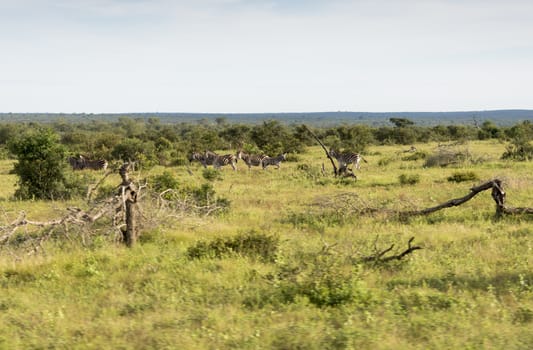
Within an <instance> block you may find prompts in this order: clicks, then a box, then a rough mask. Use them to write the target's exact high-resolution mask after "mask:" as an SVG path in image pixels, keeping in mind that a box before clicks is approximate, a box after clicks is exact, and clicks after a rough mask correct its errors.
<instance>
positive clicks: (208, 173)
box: [202, 168, 223, 181]
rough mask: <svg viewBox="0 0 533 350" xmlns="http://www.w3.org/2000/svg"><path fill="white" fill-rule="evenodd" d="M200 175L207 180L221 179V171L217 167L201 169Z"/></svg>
mask: <svg viewBox="0 0 533 350" xmlns="http://www.w3.org/2000/svg"><path fill="white" fill-rule="evenodd" d="M202 177H203V178H204V179H206V180H207V181H216V180H222V177H223V176H222V172H220V171H218V170H217V169H210V168H206V169H204V170H202Z"/></svg>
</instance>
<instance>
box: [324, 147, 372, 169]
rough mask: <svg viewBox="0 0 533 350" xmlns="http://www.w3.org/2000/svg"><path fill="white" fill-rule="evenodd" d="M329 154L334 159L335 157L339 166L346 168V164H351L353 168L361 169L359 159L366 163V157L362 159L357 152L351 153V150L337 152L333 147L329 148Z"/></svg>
mask: <svg viewBox="0 0 533 350" xmlns="http://www.w3.org/2000/svg"><path fill="white" fill-rule="evenodd" d="M329 155H330V156H331V157H333V158H335V159H337V162H339V168H347V167H348V164H350V163H351V164H353V165H354V166H355V169H358V170H360V169H361V164H360V163H361V159H362V160H363V161H364V162H365V163H367V161H366V159H364V158H363V157H362V156H361V155H360V154H359V153H352V152H342V153H341V152H337V151H335V150H334V149H333V148H331V149H330V150H329Z"/></svg>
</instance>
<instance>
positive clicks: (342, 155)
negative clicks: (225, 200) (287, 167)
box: [68, 148, 366, 170]
mask: <svg viewBox="0 0 533 350" xmlns="http://www.w3.org/2000/svg"><path fill="white" fill-rule="evenodd" d="M328 154H329V156H330V157H332V158H335V159H336V160H337V162H338V164H339V167H341V168H346V167H348V165H349V164H353V166H354V167H355V169H357V170H359V169H361V165H360V162H361V160H363V161H364V162H366V160H365V159H364V158H363V157H361V155H360V154H359V153H352V152H339V151H336V150H335V149H333V148H331V149H330V150H329V153H328ZM238 159H241V160H242V161H244V163H245V164H246V165H247V166H248V169H249V170H251V169H252V167H253V166H256V167H261V168H263V169H266V168H267V167H269V166H275V167H276V168H277V169H279V168H280V165H281V162H283V161H285V160H287V153H282V154H279V155H278V156H276V157H269V156H267V155H264V154H250V153H246V152H244V151H242V150H239V151H238V152H237V154H231V153H230V154H224V155H219V154H217V153H215V152H212V151H205V152H203V153H200V152H192V153H191V154H190V156H189V162H190V163H192V162H193V161H198V162H200V163H201V164H202V165H203V167H204V168H207V167H208V166H209V165H211V166H213V167H214V168H215V169H220V168H222V167H223V166H226V165H230V166H231V167H232V169H233V170H237V161H238ZM68 162H69V163H70V165H71V166H72V169H73V170H84V169H91V170H106V169H107V166H108V163H107V161H106V160H105V159H94V160H91V159H88V158H86V157H84V156H82V155H78V156H77V157H69V158H68Z"/></svg>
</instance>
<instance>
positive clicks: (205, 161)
mask: <svg viewBox="0 0 533 350" xmlns="http://www.w3.org/2000/svg"><path fill="white" fill-rule="evenodd" d="M217 156H218V155H217V154H216V153H215V152H211V151H205V152H204V153H200V152H192V153H191V155H190V156H189V163H192V162H193V161H197V162H200V163H201V164H202V165H203V167H204V168H207V166H208V165H213V162H214V161H215V157H217Z"/></svg>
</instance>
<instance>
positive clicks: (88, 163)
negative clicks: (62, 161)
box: [68, 154, 108, 170]
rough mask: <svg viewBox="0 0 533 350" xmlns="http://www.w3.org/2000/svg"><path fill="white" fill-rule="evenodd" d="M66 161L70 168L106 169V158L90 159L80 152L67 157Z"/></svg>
mask: <svg viewBox="0 0 533 350" xmlns="http://www.w3.org/2000/svg"><path fill="white" fill-rule="evenodd" d="M68 162H69V163H70V166H71V167H72V170H84V169H91V170H106V169H107V165H108V163H107V160H105V159H95V160H91V159H87V158H85V157H84V156H82V155H81V154H80V155H79V156H77V157H69V158H68Z"/></svg>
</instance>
